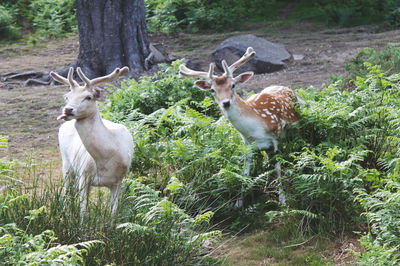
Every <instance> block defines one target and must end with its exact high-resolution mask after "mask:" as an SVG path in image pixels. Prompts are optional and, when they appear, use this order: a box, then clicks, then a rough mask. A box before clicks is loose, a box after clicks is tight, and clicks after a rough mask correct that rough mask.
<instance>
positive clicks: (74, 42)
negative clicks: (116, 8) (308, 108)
mask: <svg viewBox="0 0 400 266" xmlns="http://www.w3.org/2000/svg"><path fill="white" fill-rule="evenodd" d="M247 33H252V34H255V35H257V36H259V37H262V38H265V39H267V40H269V41H272V42H277V43H281V44H283V45H284V46H285V47H286V49H287V50H288V51H289V52H290V53H291V54H292V55H293V57H294V58H295V59H296V60H294V59H292V60H291V61H290V62H288V64H287V68H286V69H284V70H282V71H279V72H275V73H270V74H263V75H256V76H255V77H253V78H252V80H250V81H249V82H248V83H246V84H244V85H243V86H242V88H243V89H247V90H255V91H258V90H260V89H262V88H264V87H266V86H269V85H273V84H275V85H278V84H279V85H286V86H289V87H292V88H298V87H307V86H314V87H317V88H321V87H322V86H323V84H324V83H326V82H328V81H329V75H330V74H334V75H340V74H342V73H343V72H344V71H345V68H344V65H345V63H346V62H347V61H348V60H349V59H351V58H353V57H354V56H355V55H357V53H358V52H359V51H360V50H361V49H362V48H364V47H374V48H378V49H381V48H384V47H385V46H386V45H387V44H388V43H389V42H400V30H395V31H387V32H374V31H373V29H372V28H369V27H365V26H364V27H357V28H346V29H327V28H324V27H322V26H317V25H313V24H296V25H291V26H279V27H273V26H268V25H262V24H256V25H249V26H248V27H247V30H244V31H241V32H238V31H237V32H229V33H218V34H216V33H207V34H183V33H180V34H176V35H173V36H165V35H162V36H161V35H157V36H155V35H154V36H150V38H151V40H152V42H157V43H163V44H164V45H165V47H166V48H167V51H168V52H169V53H170V54H172V55H174V56H175V57H177V58H182V57H185V58H198V59H199V60H200V62H201V66H202V67H203V68H204V69H205V70H206V69H207V66H208V64H209V62H211V53H212V52H213V51H214V49H215V48H216V47H217V46H218V44H219V43H220V42H221V41H223V40H224V39H226V38H228V37H231V36H234V35H238V34H247ZM78 49H79V43H78V36H76V35H74V36H69V37H67V38H65V39H62V40H53V41H50V42H47V43H45V44H40V45H37V46H36V47H33V46H28V45H11V46H6V47H0V77H1V76H3V75H5V74H8V73H10V72H22V71H50V70H59V69H62V68H64V67H65V66H67V65H68V64H69V63H71V62H73V61H74V60H75V59H76V58H77V55H78ZM0 80H1V78H0ZM66 91H67V88H66V87H65V86H31V87H24V86H23V82H21V81H16V82H15V83H11V84H10V83H7V84H6V83H4V82H2V81H0V111H1V115H0V135H6V136H9V149H8V152H7V154H4V152H3V154H1V153H0V157H1V156H4V155H8V156H9V157H10V158H19V159H21V158H24V157H26V155H27V154H28V155H32V154H35V156H36V158H38V159H41V160H59V154H58V147H57V129H58V127H59V125H60V122H58V121H56V117H57V116H58V115H59V114H60V110H61V108H62V106H63V100H62V95H63V94H64V93H65V92H66Z"/></svg>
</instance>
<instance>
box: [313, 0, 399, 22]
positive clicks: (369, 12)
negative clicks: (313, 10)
mask: <svg viewBox="0 0 400 266" xmlns="http://www.w3.org/2000/svg"><path fill="white" fill-rule="evenodd" d="M399 5H400V4H399V2H398V1H395V0H385V1H374V0H351V1H346V0H334V1H331V0H319V1H317V3H316V6H317V7H318V8H319V9H320V10H321V11H322V13H323V14H324V17H325V19H326V21H325V23H326V24H328V25H338V26H341V27H343V26H354V25H364V24H371V23H381V22H382V21H383V20H384V19H385V17H386V19H391V18H389V17H388V15H389V13H391V12H394V10H395V9H396V8H398V7H399ZM394 16H395V14H394ZM392 26H395V25H392Z"/></svg>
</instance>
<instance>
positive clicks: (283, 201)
mask: <svg viewBox="0 0 400 266" xmlns="http://www.w3.org/2000/svg"><path fill="white" fill-rule="evenodd" d="M275 171H276V176H277V179H278V195H279V196H278V198H279V202H280V203H281V204H282V205H283V206H286V198H285V195H284V193H283V188H282V182H281V181H282V180H281V163H280V162H279V161H278V162H276V164H275Z"/></svg>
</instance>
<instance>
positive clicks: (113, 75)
mask: <svg viewBox="0 0 400 266" xmlns="http://www.w3.org/2000/svg"><path fill="white" fill-rule="evenodd" d="M76 71H77V72H78V75H79V77H80V78H81V79H82V80H83V82H84V83H85V86H86V87H88V88H89V87H91V86H96V85H99V84H102V83H106V82H110V81H113V80H114V79H116V78H118V77H119V76H121V75H125V74H126V73H128V72H129V68H128V67H127V66H125V67H123V68H122V69H120V68H116V69H114V71H113V72H111V73H110V74H108V75H106V76H102V77H98V78H95V79H88V77H86V76H85V74H83V72H82V70H81V68H80V67H78V68H77V69H76Z"/></svg>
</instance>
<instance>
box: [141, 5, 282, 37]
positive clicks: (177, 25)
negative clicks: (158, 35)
mask: <svg viewBox="0 0 400 266" xmlns="http://www.w3.org/2000/svg"><path fill="white" fill-rule="evenodd" d="M145 6H146V14H147V15H146V17H147V25H148V29H149V31H152V32H154V31H161V32H166V33H170V32H175V31H178V30H182V29H185V30H190V31H198V30H225V29H226V28H233V27H236V26H239V25H241V23H242V22H244V21H248V20H249V19H250V20H252V21H253V20H265V19H273V18H275V17H276V12H275V10H274V8H276V7H277V6H281V4H279V3H277V1H276V0H269V1H261V0H251V1H242V0H234V1H231V0H218V1H211V0H206V1H200V0H168V1H161V0H146V1H145Z"/></svg>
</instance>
